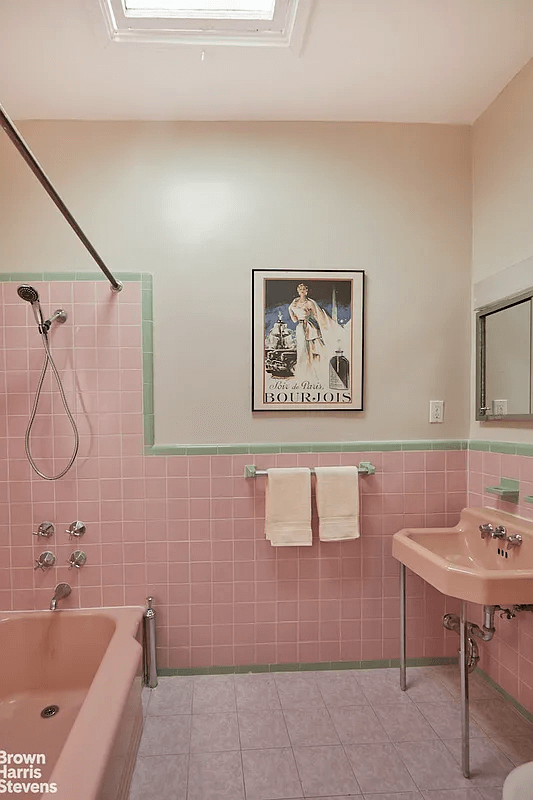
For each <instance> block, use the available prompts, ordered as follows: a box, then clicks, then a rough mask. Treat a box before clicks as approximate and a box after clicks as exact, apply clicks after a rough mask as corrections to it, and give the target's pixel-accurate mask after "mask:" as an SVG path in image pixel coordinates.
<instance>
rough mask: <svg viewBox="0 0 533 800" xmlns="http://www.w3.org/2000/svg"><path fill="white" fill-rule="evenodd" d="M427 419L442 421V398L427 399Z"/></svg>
mask: <svg viewBox="0 0 533 800" xmlns="http://www.w3.org/2000/svg"><path fill="white" fill-rule="evenodd" d="M429 421H430V422H444V400H430V401H429Z"/></svg>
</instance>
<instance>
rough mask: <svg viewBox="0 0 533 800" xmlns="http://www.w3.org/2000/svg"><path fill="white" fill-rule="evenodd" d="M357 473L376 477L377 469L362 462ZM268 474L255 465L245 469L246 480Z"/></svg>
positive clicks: (368, 463)
mask: <svg viewBox="0 0 533 800" xmlns="http://www.w3.org/2000/svg"><path fill="white" fill-rule="evenodd" d="M357 471H358V472H359V475H375V474H376V468H375V466H374V465H373V464H371V463H370V461H361V462H360V464H359V466H358V467H357ZM266 474H267V470H266V469H257V467H256V466H255V465H254V464H247V465H246V466H245V468H244V477H245V478H261V477H263V475H266ZM314 474H315V470H314V469H312V470H311V475H314Z"/></svg>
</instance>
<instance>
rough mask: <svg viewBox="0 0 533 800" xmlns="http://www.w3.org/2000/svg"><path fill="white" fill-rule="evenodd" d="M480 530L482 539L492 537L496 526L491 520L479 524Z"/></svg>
mask: <svg viewBox="0 0 533 800" xmlns="http://www.w3.org/2000/svg"><path fill="white" fill-rule="evenodd" d="M479 530H480V532H481V538H482V539H492V534H493V533H494V528H493V527H492V525H491V524H490V522H484V523H483V524H482V525H480V526H479Z"/></svg>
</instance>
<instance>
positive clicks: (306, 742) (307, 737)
mask: <svg viewBox="0 0 533 800" xmlns="http://www.w3.org/2000/svg"><path fill="white" fill-rule="evenodd" d="M283 716H284V717H285V722H286V723H287V730H288V732H289V738H290V740H291V744H292V746H293V747H311V746H313V745H317V746H318V745H332V744H340V740H339V737H338V735H337V731H336V730H335V726H334V724H333V722H332V720H331V717H330V715H329V713H328V710H327V709H326V708H321V707H320V706H318V707H317V708H286V709H284V712H283Z"/></svg>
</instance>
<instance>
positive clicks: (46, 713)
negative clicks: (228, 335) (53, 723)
mask: <svg viewBox="0 0 533 800" xmlns="http://www.w3.org/2000/svg"><path fill="white" fill-rule="evenodd" d="M58 711H59V706H46V708H43V710H42V711H41V717H44V718H45V719H48V717H55V715H56V714H57V712H58Z"/></svg>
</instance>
